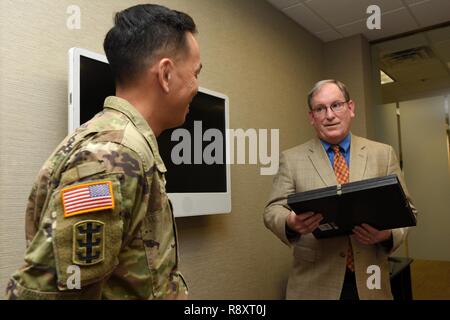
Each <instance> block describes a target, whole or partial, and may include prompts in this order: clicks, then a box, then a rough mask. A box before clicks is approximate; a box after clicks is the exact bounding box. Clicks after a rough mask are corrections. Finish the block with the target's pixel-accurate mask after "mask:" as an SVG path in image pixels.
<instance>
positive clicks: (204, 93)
mask: <svg viewBox="0 0 450 320" xmlns="http://www.w3.org/2000/svg"><path fill="white" fill-rule="evenodd" d="M114 93H115V85H114V80H113V77H112V74H111V70H110V68H109V65H108V61H107V59H106V57H105V56H104V55H101V54H98V53H94V52H91V51H88V50H86V49H81V48H71V49H70V50H69V92H68V97H69V113H68V118H69V123H68V128H69V133H71V132H73V131H74V130H75V129H76V128H78V127H79V126H80V125H81V124H83V123H85V122H86V121H88V120H89V119H91V118H92V117H93V116H94V115H95V114H97V113H98V112H100V111H102V109H103V102H104V100H105V98H106V97H107V96H110V95H114ZM228 128H229V118H228V97H227V96H226V95H224V94H221V93H218V92H215V91H212V90H208V89H205V88H199V91H198V94H197V95H196V96H195V97H194V99H193V100H192V102H191V104H190V106H189V113H188V115H187V117H186V121H185V123H184V124H183V125H182V126H181V127H179V128H174V129H169V130H166V131H164V132H163V133H162V134H161V135H160V136H159V137H158V146H159V152H160V154H161V157H162V158H163V161H164V164H165V165H166V167H167V173H166V180H167V184H166V190H167V193H168V196H169V198H170V200H171V202H172V205H173V209H174V215H175V216H176V217H183V216H196V215H206V214H218V213H229V212H231V190H230V189H231V183H230V164H229V161H227V159H228V157H229V145H230V144H229V136H228V135H227V130H228Z"/></svg>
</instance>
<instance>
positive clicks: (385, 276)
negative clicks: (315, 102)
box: [264, 135, 416, 299]
mask: <svg viewBox="0 0 450 320" xmlns="http://www.w3.org/2000/svg"><path fill="white" fill-rule="evenodd" d="M393 173H395V174H397V175H398V177H399V179H400V182H401V183H402V186H403V188H404V189H405V192H406V194H407V195H408V191H407V190H406V186H405V183H404V179H403V175H402V173H401V170H400V167H399V163H398V160H397V157H396V155H395V152H394V150H393V148H392V147H391V146H388V145H385V144H381V143H378V142H374V141H371V140H367V139H364V138H360V137H357V136H355V135H352V136H351V144H350V182H352V181H358V180H363V179H368V178H374V177H380V176H386V175H389V174H393ZM336 184H337V182H336V176H335V174H334V171H333V168H332V166H331V164H330V160H329V158H328V156H327V154H326V151H325V150H324V148H323V146H322V144H321V142H320V140H319V139H318V138H314V139H312V140H310V141H308V142H306V143H304V144H302V145H299V146H296V147H294V148H292V149H289V150H287V151H284V152H283V153H282V154H281V157H280V167H279V170H278V173H277V175H276V176H275V178H274V181H273V187H272V192H271V195H270V198H269V201H268V204H267V206H266V209H265V212H264V223H265V225H266V227H267V228H269V229H270V230H272V232H273V233H274V234H275V235H276V236H277V237H278V238H279V239H281V241H283V242H284V243H285V244H287V245H289V246H291V247H293V255H294V261H293V267H292V270H291V273H290V275H289V279H288V284H287V289H286V298H287V299H339V297H340V294H341V289H342V285H343V281H344V275H345V269H346V251H347V247H348V237H347V236H342V237H335V238H330V239H320V240H318V239H316V238H315V237H314V236H313V235H312V234H308V235H302V236H300V237H297V238H295V239H288V238H287V236H286V218H287V216H288V215H289V212H290V210H289V207H288V206H287V196H288V195H289V194H291V193H295V192H302V191H307V190H312V189H317V188H322V187H326V186H333V185H336ZM408 197H409V196H408ZM413 210H414V212H415V213H416V210H415V208H414V209H413ZM406 234H407V229H406V228H401V229H395V230H393V247H392V248H391V249H387V248H386V247H384V246H382V245H381V244H377V245H363V244H360V243H359V242H358V241H356V239H354V238H353V236H350V239H351V243H352V247H353V253H354V261H355V276H356V284H357V288H358V295H359V298H360V299H392V293H391V288H390V280H389V264H388V260H387V258H388V255H389V253H391V252H392V251H394V250H395V249H396V248H398V247H399V246H400V244H401V243H402V242H403V240H404V239H405V237H406ZM370 265H377V266H379V267H380V269H381V289H372V290H370V289H369V288H368V286H367V280H368V278H369V277H370V276H371V275H372V273H367V268H368V267H369V266H370Z"/></svg>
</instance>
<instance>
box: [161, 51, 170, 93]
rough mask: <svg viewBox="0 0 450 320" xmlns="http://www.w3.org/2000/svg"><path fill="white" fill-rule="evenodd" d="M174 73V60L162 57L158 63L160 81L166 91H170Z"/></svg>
mask: <svg viewBox="0 0 450 320" xmlns="http://www.w3.org/2000/svg"><path fill="white" fill-rule="evenodd" d="M172 73H173V62H172V60H170V59H169V58H164V59H161V60H160V61H159V63H158V81H159V84H160V85H161V88H162V90H163V91H164V92H165V93H169V92H170V80H171V74H172Z"/></svg>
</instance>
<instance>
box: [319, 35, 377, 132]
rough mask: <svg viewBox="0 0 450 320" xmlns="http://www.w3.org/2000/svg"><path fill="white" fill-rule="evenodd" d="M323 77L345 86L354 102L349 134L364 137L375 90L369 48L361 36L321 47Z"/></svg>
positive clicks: (332, 42) (369, 127)
mask: <svg viewBox="0 0 450 320" xmlns="http://www.w3.org/2000/svg"><path fill="white" fill-rule="evenodd" d="M323 52H324V77H325V78H332V79H338V80H340V81H342V82H343V83H345V84H346V86H347V89H348V90H349V93H350V98H351V99H352V100H353V101H354V102H355V103H356V118H355V119H354V121H353V123H352V132H353V133H355V134H357V135H359V136H363V137H367V134H368V131H369V133H372V130H373V128H372V127H371V126H370V125H368V123H370V122H371V121H372V113H371V108H372V107H373V99H374V94H375V92H374V91H375V88H373V87H372V62H371V59H370V46H369V43H368V41H367V39H366V38H364V36H362V35H355V36H352V37H348V38H345V39H340V40H335V41H331V42H327V43H325V44H324V51H323Z"/></svg>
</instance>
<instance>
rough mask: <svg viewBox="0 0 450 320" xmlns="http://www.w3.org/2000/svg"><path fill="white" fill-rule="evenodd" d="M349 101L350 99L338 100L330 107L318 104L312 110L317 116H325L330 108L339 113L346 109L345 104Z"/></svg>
mask: <svg viewBox="0 0 450 320" xmlns="http://www.w3.org/2000/svg"><path fill="white" fill-rule="evenodd" d="M346 103H348V101H336V102H334V103H332V104H331V105H330V106H329V107H327V106H325V105H318V106H316V107H315V108H313V109H312V110H311V112H313V113H314V114H315V115H316V116H321V117H323V116H324V115H325V114H326V113H327V109H328V108H330V109H331V111H333V112H334V113H339V112H342V111H344V110H345V109H344V105H345V104H346Z"/></svg>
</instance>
